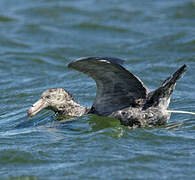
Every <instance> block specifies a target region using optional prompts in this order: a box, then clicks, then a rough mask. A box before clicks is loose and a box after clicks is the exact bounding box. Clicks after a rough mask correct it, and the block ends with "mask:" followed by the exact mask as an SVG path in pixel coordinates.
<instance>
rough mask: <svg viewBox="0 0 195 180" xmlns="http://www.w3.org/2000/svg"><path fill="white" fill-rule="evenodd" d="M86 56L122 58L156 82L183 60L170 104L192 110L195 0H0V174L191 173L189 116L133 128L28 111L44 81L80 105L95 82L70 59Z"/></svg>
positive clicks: (88, 100) (193, 121)
mask: <svg viewBox="0 0 195 180" xmlns="http://www.w3.org/2000/svg"><path fill="white" fill-rule="evenodd" d="M85 56H111V57H118V58H121V59H124V60H126V62H125V65H124V66H125V67H126V68H127V69H129V70H130V71H131V72H132V73H134V74H135V75H137V76H138V77H140V78H141V79H142V81H143V82H144V83H145V85H146V86H147V87H148V88H149V89H150V90H153V89H155V88H157V87H159V86H160V84H161V83H162V82H163V80H165V79H166V78H167V77H168V76H169V75H170V74H171V73H173V72H174V71H175V70H176V69H177V68H179V67H180V66H181V65H183V64H187V66H188V69H187V72H186V73H185V76H184V77H183V78H182V79H180V80H179V81H178V83H177V86H176V89H175V91H174V93H173V96H172V99H171V103H170V109H174V110H184V111H192V112H194V111H195V1H194V0H171V1H170V0H163V1H162V0H156V1H152V0H148V1H144V0H140V1H138V0H131V1H129V0H106V1H103V0H82V1H79V0H56V1H52V0H36V1H35V0H28V1H27V0H0V179H1V180H38V179H46V180H54V179H56V180H63V179H74V180H75V179H85V180H86V179H93V180H96V179H97V180H99V179H112V180H113V179H116V180H119V179H122V180H126V179H129V180H130V179H132V180H137V179H139V180H142V179H149V180H152V179H154V180H156V179H170V180H175V179H176V180H183V179H185V180H194V179H195V116H193V115H188V114H172V116H171V119H170V121H169V123H168V124H167V125H166V126H162V127H158V128H150V129H148V128H143V129H133V130H129V129H128V128H127V127H124V126H122V125H120V123H119V122H118V121H117V120H111V119H108V118H101V117H97V116H92V115H86V116H83V117H80V118H75V119H74V120H72V121H68V122H64V121H63V122H61V121H59V120H58V119H57V118H56V117H55V116H54V113H53V112H51V111H47V110H45V111H43V112H41V113H40V114H38V115H36V116H34V117H33V118H28V117H27V110H28V108H29V107H30V106H31V105H32V104H33V103H34V102H35V101H36V100H38V99H39V98H40V96H41V93H42V92H43V91H44V90H46V89H49V88H55V87H62V88H65V89H66V90H68V91H69V92H70V93H71V94H72V95H73V96H74V97H75V99H76V100H77V101H78V102H79V103H81V104H82V105H84V106H91V105H92V103H93V100H94V97H95V94H96V85H95V83H94V81H93V80H92V79H90V78H88V77H87V76H85V75H83V74H81V73H79V72H76V71H73V70H70V69H68V68H67V64H68V63H70V62H71V61H73V60H75V59H77V58H80V57H85Z"/></svg>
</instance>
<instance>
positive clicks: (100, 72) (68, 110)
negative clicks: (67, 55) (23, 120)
mask: <svg viewBox="0 0 195 180" xmlns="http://www.w3.org/2000/svg"><path fill="white" fill-rule="evenodd" d="M124 62H125V61H124V60H122V59H119V58H112V57H83V58H79V59H77V60H75V61H73V62H71V63H69V64H68V68H71V69H73V70H77V71H79V72H82V73H84V74H86V75H88V76H89V77H91V78H92V79H94V80H95V82H96V97H95V100H94V102H93V105H92V106H91V107H84V106H82V105H80V104H79V103H78V102H76V101H75V99H74V98H73V96H72V95H71V94H70V93H69V92H68V91H67V90H65V89H63V88H52V89H49V90H46V91H44V92H43V93H42V96H41V98H40V99H39V100H38V101H37V102H36V103H34V104H33V105H32V106H31V107H30V109H29V110H28V116H29V117H32V116H34V115H36V114H37V113H39V112H40V111H42V110H43V109H49V110H52V111H54V112H55V113H56V114H58V115H68V116H72V117H80V116H82V115H85V114H96V115H98V116H103V117H111V118H115V119H118V120H119V121H120V123H121V124H122V125H125V126H128V127H130V128H136V127H154V126H161V125H164V124H166V123H167V122H168V120H169V119H170V116H171V112H181V111H174V110H169V109H168V106H169V103H170V98H171V94H172V93H173V90H174V88H175V85H176V81H177V80H178V79H180V78H181V77H183V74H184V72H185V71H186V68H187V66H186V65H185V64H184V65H182V66H181V67H180V68H179V69H178V70H176V71H175V72H174V73H173V74H172V75H171V76H169V77H168V78H167V79H166V80H165V81H163V83H162V84H161V86H160V87H159V88H157V89H155V90H153V91H150V90H149V89H148V88H147V87H146V86H145V85H144V83H143V82H142V81H141V80H140V78H138V77H137V76H136V75H134V74H133V73H131V72H130V71H129V70H127V69H126V68H125V67H124V66H123V63H124ZM185 113H188V112H185ZM189 113H191V112H189Z"/></svg>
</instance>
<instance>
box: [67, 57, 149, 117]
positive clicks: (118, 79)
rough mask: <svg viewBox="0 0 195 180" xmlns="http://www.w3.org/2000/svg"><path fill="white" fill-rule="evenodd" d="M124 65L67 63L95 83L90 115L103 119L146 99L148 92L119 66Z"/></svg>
mask: <svg viewBox="0 0 195 180" xmlns="http://www.w3.org/2000/svg"><path fill="white" fill-rule="evenodd" d="M123 62H124V60H121V59H118V58H108V57H103V58H102V57H86V58H79V59H77V60H76V61H74V62H71V63H70V64H68V67H69V68H72V69H75V70H77V71H80V72H82V73H84V74H86V75H88V76H89V77H91V78H93V79H94V80H95V82H96V86H97V88H96V98H95V101H94V103H93V106H92V108H91V111H90V112H93V113H96V114H99V115H102V116H106V115H108V114H111V113H112V112H114V111H116V110H119V109H123V108H125V107H130V106H135V105H139V102H140V100H141V101H142V100H145V99H146V96H147V94H148V93H149V90H148V89H147V87H146V86H145V85H144V84H143V82H142V81H141V80H140V79H139V78H138V77H136V76H135V75H133V74H132V73H131V72H129V71H128V70H126V69H125V68H124V67H123V66H122V65H121V64H122V63H123Z"/></svg>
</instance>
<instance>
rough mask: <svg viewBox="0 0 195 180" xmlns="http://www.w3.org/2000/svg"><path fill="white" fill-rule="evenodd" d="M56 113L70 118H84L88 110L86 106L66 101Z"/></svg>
mask: <svg viewBox="0 0 195 180" xmlns="http://www.w3.org/2000/svg"><path fill="white" fill-rule="evenodd" d="M55 112H56V113H58V114H61V115H68V116H76V117H77V116H82V115H84V114H86V112H87V108H86V107H84V106H81V105H80V104H79V103H77V102H76V101H74V100H70V101H66V102H63V103H62V104H60V105H59V106H58V107H57V108H56V110H55Z"/></svg>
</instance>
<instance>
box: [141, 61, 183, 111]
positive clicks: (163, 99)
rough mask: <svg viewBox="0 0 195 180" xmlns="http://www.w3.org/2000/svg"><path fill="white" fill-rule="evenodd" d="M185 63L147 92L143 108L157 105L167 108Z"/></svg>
mask: <svg viewBox="0 0 195 180" xmlns="http://www.w3.org/2000/svg"><path fill="white" fill-rule="evenodd" d="M186 67H187V66H186V65H185V64H184V65H183V66H181V67H180V68H179V69H178V70H177V71H176V72H175V73H174V74H173V75H172V76H170V77H168V78H167V79H166V80H165V81H164V82H163V83H162V85H161V86H160V87H159V88H158V89H156V90H154V91H152V92H150V93H149V94H148V97H147V100H146V103H145V106H144V108H148V107H151V106H159V107H161V108H163V109H167V108H168V106H169V102H170V97H171V94H172V92H173V90H174V88H175V85H176V81H177V80H178V79H180V78H181V77H182V76H183V74H184V72H185V71H186Z"/></svg>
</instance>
